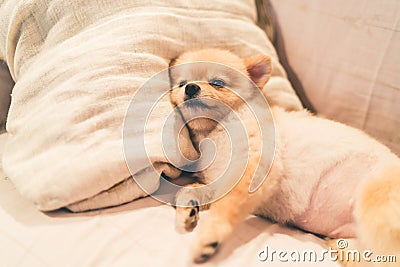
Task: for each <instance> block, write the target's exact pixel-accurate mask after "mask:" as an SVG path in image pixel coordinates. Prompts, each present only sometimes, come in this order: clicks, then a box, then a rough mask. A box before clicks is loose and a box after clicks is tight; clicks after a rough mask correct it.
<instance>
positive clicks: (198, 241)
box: [192, 217, 232, 263]
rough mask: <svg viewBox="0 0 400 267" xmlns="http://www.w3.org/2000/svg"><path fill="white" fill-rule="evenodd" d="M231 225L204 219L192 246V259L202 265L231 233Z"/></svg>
mask: <svg viewBox="0 0 400 267" xmlns="http://www.w3.org/2000/svg"><path fill="white" fill-rule="evenodd" d="M231 229H232V227H231V225H230V224H229V223H225V222H224V221H221V220H218V219H216V220H214V219H212V218H209V217H208V218H206V221H205V222H204V224H203V225H202V226H201V228H200V229H199V232H198V234H197V235H196V237H195V240H194V243H193V246H192V259H193V261H194V262H196V263H202V262H205V261H207V260H208V259H209V258H210V257H212V256H213V255H214V254H215V253H216V252H217V251H218V248H219V247H220V245H221V244H222V243H223V241H224V240H225V239H226V237H227V236H228V235H229V233H230V232H231Z"/></svg>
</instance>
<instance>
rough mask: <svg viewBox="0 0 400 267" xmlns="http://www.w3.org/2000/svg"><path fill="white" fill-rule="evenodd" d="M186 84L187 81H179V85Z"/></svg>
mask: <svg viewBox="0 0 400 267" xmlns="http://www.w3.org/2000/svg"><path fill="white" fill-rule="evenodd" d="M186 84H187V81H181V82H180V83H179V87H182V86H185V85H186Z"/></svg>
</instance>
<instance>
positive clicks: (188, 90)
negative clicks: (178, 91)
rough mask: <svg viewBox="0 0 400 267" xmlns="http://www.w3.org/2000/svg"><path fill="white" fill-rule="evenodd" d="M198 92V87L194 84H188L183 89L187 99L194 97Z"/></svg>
mask: <svg viewBox="0 0 400 267" xmlns="http://www.w3.org/2000/svg"><path fill="white" fill-rule="evenodd" d="M199 91H200V86H198V85H197V84H195V83H189V84H188V85H186V87H185V94H186V95H187V96H188V97H193V96H195V95H196V94H198V93H199Z"/></svg>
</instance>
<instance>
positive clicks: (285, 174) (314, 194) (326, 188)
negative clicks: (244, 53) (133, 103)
mask: <svg viewBox="0 0 400 267" xmlns="http://www.w3.org/2000/svg"><path fill="white" fill-rule="evenodd" d="M207 60H210V61H214V62H218V63H221V64H225V63H226V65H228V66H230V67H233V68H235V69H237V70H238V71H239V72H241V73H246V72H247V73H246V74H248V76H249V77H250V78H251V79H252V80H253V81H254V82H255V84H256V85H257V86H258V87H259V88H262V87H263V86H264V84H265V83H266V82H267V80H268V78H269V74H270V71H271V68H270V65H269V64H270V62H269V60H268V58H266V57H258V58H253V59H248V60H244V61H243V60H241V59H239V58H237V57H236V56H234V55H232V54H230V53H228V52H226V51H220V50H206V52H204V51H200V52H194V53H187V54H185V55H183V56H182V57H180V58H179V59H178V60H177V61H176V63H177V64H180V63H186V62H193V61H207ZM233 62H236V63H233ZM190 68H193V67H190ZM244 68H245V69H244ZM188 71H189V70H188ZM190 72H192V73H193V72H194V73H196V69H191V70H190ZM260 74H262V75H260ZM216 75H217V74H214V76H213V77H215V76H216ZM178 76H179V75H178ZM178 76H176V75H175V76H174V75H172V81H173V82H179V81H177V80H176V79H174V77H175V78H176V77H178ZM260 76H262V77H260ZM185 79H187V80H188V83H189V81H190V80H191V79H190V77H187V78H185ZM200 87H201V92H200V93H199V95H198V96H196V97H204V96H202V94H204V95H206V97H212V98H215V99H219V100H221V101H224V102H226V103H227V104H228V105H229V106H230V107H232V108H233V109H234V110H235V111H236V112H237V113H238V114H240V117H241V118H242V119H243V122H244V124H245V125H246V126H245V127H246V129H247V131H248V138H249V147H250V154H249V155H250V157H249V162H248V165H247V168H246V170H245V172H244V173H243V175H242V178H241V180H240V181H239V183H238V184H237V185H236V186H235V187H234V188H233V189H232V190H231V191H230V192H229V193H228V194H227V195H226V196H224V197H223V198H221V199H219V200H218V201H216V202H215V203H212V205H211V208H210V213H209V215H208V216H207V217H206V218H205V221H204V222H203V225H202V227H201V228H200V229H199V232H198V235H197V238H196V240H195V243H194V246H193V257H194V260H195V261H197V262H201V261H204V260H206V259H208V257H210V256H211V255H213V254H214V253H215V252H216V249H217V247H218V246H219V245H220V244H221V242H223V241H224V240H225V239H226V238H227V237H228V236H229V234H230V233H231V232H232V231H233V229H234V227H235V226H236V225H237V224H238V223H240V222H241V221H243V220H244V219H245V218H246V217H247V216H248V215H249V214H250V213H256V214H259V215H262V216H265V217H269V218H271V219H273V220H275V221H277V222H280V223H290V224H294V225H296V226H298V227H300V228H302V229H304V230H307V231H310V232H313V233H317V234H322V235H326V236H329V237H333V238H339V237H344V238H346V237H355V236H356V237H357V239H358V241H359V243H360V247H359V248H360V249H371V250H372V251H373V252H374V253H376V254H396V253H399V252H400V159H399V158H398V157H397V156H396V155H394V154H393V153H392V152H391V151H390V150H389V149H388V148H387V147H385V146H384V145H382V144H380V143H379V142H377V141H376V140H374V139H372V138H371V137H369V136H368V135H366V134H365V133H363V132H361V131H359V130H357V129H354V128H351V127H348V126H346V125H343V124H340V123H337V122H334V121H330V120H327V119H322V118H318V117H315V116H312V115H311V114H309V113H308V112H307V111H299V112H286V111H284V110H283V109H281V108H278V107H273V108H272V113H273V117H274V122H272V121H267V122H261V123H268V124H270V125H271V127H274V126H275V135H276V136H275V137H276V139H275V142H276V148H275V156H274V161H273V164H272V166H271V169H270V172H269V174H268V176H267V179H266V181H265V182H264V183H263V185H262V186H261V187H260V188H259V189H258V190H257V191H256V192H254V193H249V191H248V189H249V184H250V180H251V178H252V176H253V173H254V170H255V169H256V167H257V165H258V163H259V162H258V161H259V158H260V148H261V145H260V142H261V138H260V132H259V129H258V127H257V124H256V121H254V120H252V119H251V118H250V116H248V112H249V111H248V109H247V107H246V105H244V104H243V103H240V102H237V101H235V100H234V97H233V96H232V95H230V93H229V92H228V91H225V90H216V88H212V87H211V86H200ZM249 88H250V87H249ZM249 88H248V89H249ZM217 89H221V88H217ZM214 91H217V92H214ZM171 101H172V103H173V104H175V105H178V104H180V103H182V102H183V101H185V98H184V97H182V89H180V88H177V89H174V90H172V92H171ZM193 112H195V111H193ZM222 122H223V123H225V124H226V123H236V122H234V121H230V117H229V116H227V117H226V118H223V120H222ZM223 123H221V124H223ZM273 123H274V124H273ZM188 126H189V128H190V131H191V134H192V138H193V140H194V143H195V146H197V147H198V145H199V142H200V141H201V140H202V139H203V138H205V137H207V138H211V139H213V140H214V141H215V142H216V144H217V156H216V158H215V161H214V162H213V163H212V165H211V166H210V167H209V168H208V169H206V170H204V171H202V172H201V173H199V174H198V178H199V180H200V182H202V183H210V182H212V181H213V179H214V177H219V174H220V173H221V172H223V171H224V170H225V167H226V165H227V164H228V162H229V158H228V157H229V153H227V151H229V150H230V147H229V146H230V144H231V143H232V144H234V145H235V144H238V142H240V140H233V141H229V142H228V140H227V139H226V138H227V137H226V134H224V128H223V127H221V126H219V125H216V124H213V123H209V122H208V121H207V120H206V119H202V121H196V120H195V121H192V122H190V123H189V124H188ZM224 136H225V137H224ZM271 149H274V148H271ZM246 152H247V151H243V155H246ZM260 164H264V163H263V162H260ZM223 190H226V188H223ZM201 198H204V196H191V195H189V194H187V192H185V190H182V191H181V192H180V194H178V195H177V202H179V203H182V202H183V203H184V202H186V204H187V203H189V201H191V200H196V199H197V200H200V199H201ZM192 203H193V202H192ZM189 206H190V205H189ZM191 210H192V209H191V208H190V207H189V208H178V209H177V212H178V216H177V218H180V220H178V221H177V223H178V224H179V223H180V224H183V225H185V229H186V230H189V231H190V230H192V229H193V228H194V227H195V226H196V223H197V219H198V215H197V214H196V216H192V215H193V214H192V213H193V212H192V213H189V212H190V211H191ZM378 266H384V265H378Z"/></svg>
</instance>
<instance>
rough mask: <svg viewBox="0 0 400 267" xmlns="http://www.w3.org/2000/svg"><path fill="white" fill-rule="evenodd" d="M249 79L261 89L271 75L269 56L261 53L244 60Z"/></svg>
mask: <svg viewBox="0 0 400 267" xmlns="http://www.w3.org/2000/svg"><path fill="white" fill-rule="evenodd" d="M244 64H245V66H246V69H247V72H248V73H249V76H250V79H251V80H252V81H253V82H254V83H255V84H256V85H257V87H258V88H260V89H262V88H263V87H264V85H265V84H266V83H267V82H268V80H269V77H271V72H272V64H271V58H270V57H269V56H265V55H261V56H255V57H250V58H246V59H245V60H244Z"/></svg>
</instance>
